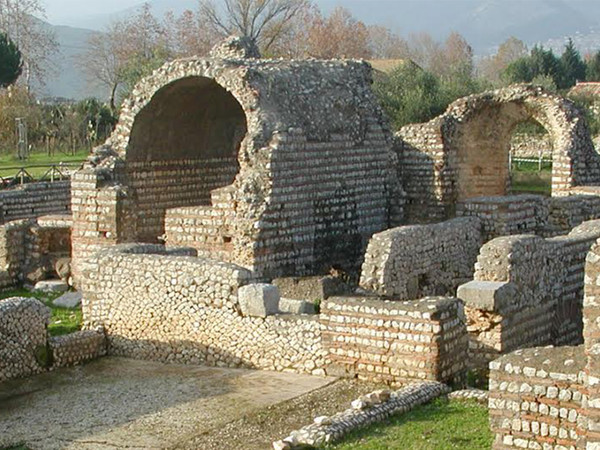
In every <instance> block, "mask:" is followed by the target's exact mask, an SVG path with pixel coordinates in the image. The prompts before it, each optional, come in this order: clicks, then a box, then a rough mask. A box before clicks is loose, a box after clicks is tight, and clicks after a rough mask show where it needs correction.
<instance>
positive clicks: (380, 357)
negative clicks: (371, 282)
mask: <svg viewBox="0 0 600 450" xmlns="http://www.w3.org/2000/svg"><path fill="white" fill-rule="evenodd" d="M321 321H322V323H323V324H324V325H325V329H324V330H323V346H324V348H325V350H326V351H327V352H328V358H329V359H330V360H331V366H330V367H329V369H328V372H330V373H333V374H336V375H342V376H358V378H359V379H362V380H368V381H377V382H386V383H402V382H405V381H407V380H414V379H420V380H439V381H444V382H452V381H462V380H463V376H464V372H465V370H466V350H467V336H466V332H465V324H464V314H463V309H462V304H461V303H460V302H459V301H457V300H456V299H452V298H425V299H422V300H415V301H410V302H390V301H384V300H379V299H364V298H349V297H334V298H329V299H328V300H326V301H324V302H323V303H322V305H321Z"/></svg>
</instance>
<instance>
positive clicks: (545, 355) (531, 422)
mask: <svg viewBox="0 0 600 450" xmlns="http://www.w3.org/2000/svg"><path fill="white" fill-rule="evenodd" d="M598 294H600V240H598V241H596V242H595V244H594V245H593V246H592V248H591V250H590V251H589V253H588V254H587V258H586V263H585V297H584V305H583V306H584V309H583V324H584V343H583V345H580V346H578V347H559V348H551V347H546V348H534V349H527V350H519V351H516V352H514V353H512V354H510V355H506V356H503V357H502V358H500V359H499V360H497V361H494V362H492V363H491V364H490V400H489V405H490V418H491V422H490V423H491V426H492V431H493V432H494V433H496V439H495V442H494V446H493V448H495V449H513V448H553V449H559V448H561V449H562V448H577V449H596V448H599V447H600V419H599V418H600V413H599V410H600V400H599V399H600V395H599V393H600V389H599V387H600V381H599V380H600V364H599V360H600V358H599V357H598V355H600V351H599V345H598V342H599V341H600V332H599V330H600V320H598V318H599V317H600V307H599V306H598V305H599V303H598Z"/></svg>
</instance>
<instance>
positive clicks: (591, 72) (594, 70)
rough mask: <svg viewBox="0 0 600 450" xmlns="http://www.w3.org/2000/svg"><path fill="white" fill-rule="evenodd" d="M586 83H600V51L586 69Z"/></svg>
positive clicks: (591, 59) (590, 60)
mask: <svg viewBox="0 0 600 450" xmlns="http://www.w3.org/2000/svg"><path fill="white" fill-rule="evenodd" d="M585 80H586V81H600V51H598V52H596V53H595V54H594V55H593V56H592V57H591V58H590V59H589V60H588V61H587V64H586V68H585Z"/></svg>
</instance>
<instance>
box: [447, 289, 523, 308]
mask: <svg viewBox="0 0 600 450" xmlns="http://www.w3.org/2000/svg"><path fill="white" fill-rule="evenodd" d="M516 295H517V288H516V286H514V285H513V284H511V283H509V282H506V281H469V282H468V283H466V284H463V285H461V286H459V287H458V291H457V293H456V296H457V297H458V298H460V299H461V300H462V301H463V302H465V305H466V306H468V307H470V308H477V309H481V310H483V311H492V312H499V311H502V310H504V309H505V308H506V307H507V306H509V305H510V303H511V302H514V301H517V299H516Z"/></svg>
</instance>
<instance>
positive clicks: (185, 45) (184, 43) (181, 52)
mask: <svg viewBox="0 0 600 450" xmlns="http://www.w3.org/2000/svg"><path fill="white" fill-rule="evenodd" d="M163 29H164V31H165V35H166V42H167V49H168V52H169V53H170V54H171V55H172V56H174V57H177V58H185V57H190V56H205V55H208V53H209V51H210V50H211V48H212V47H213V46H214V45H215V44H216V43H217V42H218V40H219V36H217V35H215V33H213V32H211V29H210V27H209V26H208V25H207V22H206V19H205V17H203V16H202V15H201V14H200V12H199V11H197V12H195V11H190V10H186V11H184V12H183V13H182V14H181V16H179V17H176V16H175V15H174V14H173V13H172V12H168V13H167V14H166V15H165V19H164V25H163Z"/></svg>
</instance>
